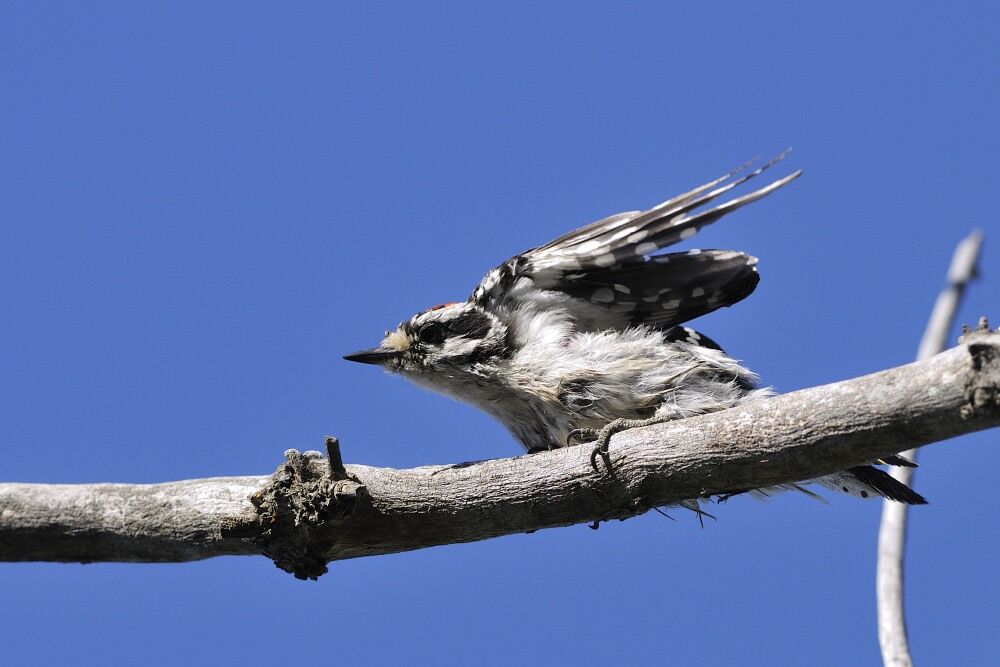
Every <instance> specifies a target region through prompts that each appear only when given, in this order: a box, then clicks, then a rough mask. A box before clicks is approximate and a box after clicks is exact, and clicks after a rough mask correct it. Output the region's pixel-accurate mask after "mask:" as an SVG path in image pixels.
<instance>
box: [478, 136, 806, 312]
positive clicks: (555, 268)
mask: <svg viewBox="0 0 1000 667" xmlns="http://www.w3.org/2000/svg"><path fill="white" fill-rule="evenodd" d="M784 156H785V153H782V154H781V155H779V156H777V157H776V158H774V159H773V160H771V161H769V162H767V163H765V164H763V165H761V166H760V167H757V168H756V169H753V170H752V171H749V172H746V173H743V172H744V171H745V170H746V168H747V167H748V166H749V164H747V165H743V166H742V167H740V168H738V169H735V170H733V171H731V172H729V173H728V174H726V175H724V176H722V177H720V178H717V179H715V180H714V181H711V182H709V183H706V184H704V185H702V186H700V187H697V188H695V189H693V190H690V191H688V192H685V193H683V194H681V195H678V196H676V197H673V198H672V199H669V200H667V201H665V202H663V203H662V204H659V205H657V206H654V207H653V208H651V209H649V210H647V211H630V212H626V213H618V214H617V215H612V216H610V217H608V218H604V219H603V220H598V221H597V222H594V223H591V224H589V225H587V226H585V227H581V228H579V229H576V230H574V231H572V232H569V233H568V234H564V235H563V236H560V237H559V238H557V239H555V240H554V241H551V242H549V243H546V244H545V245H543V246H539V247H537V248H533V249H531V250H529V251H527V252H525V253H522V254H520V255H516V256H514V257H512V258H510V259H509V260H507V261H506V262H504V263H503V264H501V265H500V266H498V267H496V268H495V269H493V270H491V271H490V272H489V273H488V274H486V276H485V277H484V278H483V280H482V281H481V282H480V283H479V285H478V286H477V287H476V289H475V291H474V292H473V294H472V297H471V299H472V300H473V301H476V302H478V303H480V304H481V305H483V306H484V307H486V308H493V309H498V310H499V309H511V308H518V307H528V306H531V305H537V306H538V307H543V308H561V309H563V310H565V311H566V312H567V314H568V315H569V317H571V318H572V319H574V321H575V323H576V325H577V326H578V328H580V329H598V330H599V329H608V328H623V327H627V326H634V325H638V324H645V325H647V326H652V327H655V328H658V329H668V328H670V327H672V326H674V325H677V324H680V323H682V322H686V321H688V320H691V319H693V318H695V317H698V316H699V315H704V314H705V313H709V312H711V311H713V310H715V309H717V308H721V307H723V306H729V305H732V304H734V303H736V302H737V301H740V300H741V299H743V298H745V297H746V296H748V295H749V294H750V293H751V292H752V291H753V290H754V288H755V287H756V286H757V281H758V279H759V278H758V276H757V270H756V263H757V260H756V258H754V257H751V256H749V255H745V254H743V253H740V252H734V251H726V250H691V251H688V252H683V253H671V254H665V255H657V256H651V255H652V254H653V253H655V252H657V251H659V250H660V249H662V248H665V247H667V246H669V245H673V244H675V243H677V242H679V241H682V240H684V239H686V238H688V237H690V236H692V235H694V234H695V233H696V232H697V231H698V230H699V229H701V228H702V227H704V226H705V225H708V224H711V223H713V222H715V221H716V220H718V219H719V218H721V217H722V216H724V215H726V214H727V213H730V212H732V211H735V210H736V209H738V208H740V207H741V206H745V205H746V204H749V203H751V202H754V201H757V200H758V199H760V198H762V197H764V196H766V195H768V194H770V193H771V192H774V191H775V190H777V189H778V188H780V187H782V186H783V185H785V184H787V183H789V182H791V181H792V180H794V179H795V178H797V177H798V176H799V175H800V174H801V173H802V172H801V171H796V172H794V173H792V174H789V175H788V176H785V177H784V178H781V179H779V180H776V181H774V182H772V183H770V184H768V185H767V186H765V187H763V188H760V189H758V190H755V191H753V192H750V193H748V194H745V195H742V196H739V197H736V198H733V199H730V200H727V201H724V202H723V203H721V204H717V205H715V206H712V207H710V208H703V207H704V206H705V205H707V204H709V203H710V202H712V201H713V200H715V199H717V198H718V197H720V196H722V195H723V194H725V193H727V192H729V191H730V190H732V189H733V188H735V187H736V186H738V185H740V184H742V183H745V182H746V181H748V180H750V179H751V178H754V177H755V176H758V175H760V174H761V173H763V172H764V171H765V170H766V169H768V168H769V167H771V166H772V165H773V164H775V163H776V162H778V161H779V160H781V159H782V158H783V157H784Z"/></svg>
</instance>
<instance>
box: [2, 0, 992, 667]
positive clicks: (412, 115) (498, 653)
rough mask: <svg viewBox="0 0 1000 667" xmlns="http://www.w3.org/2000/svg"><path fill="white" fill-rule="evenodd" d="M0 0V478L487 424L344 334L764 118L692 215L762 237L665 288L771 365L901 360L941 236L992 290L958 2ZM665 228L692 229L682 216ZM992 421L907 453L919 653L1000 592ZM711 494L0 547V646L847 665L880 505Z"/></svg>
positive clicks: (135, 654)
mask: <svg viewBox="0 0 1000 667" xmlns="http://www.w3.org/2000/svg"><path fill="white" fill-rule="evenodd" d="M663 4H665V3H631V4H628V5H626V6H619V7H616V8H610V7H599V6H596V5H588V4H586V3H531V4H527V3H526V4H524V5H521V6H516V7H507V8H503V9H501V8H500V7H499V6H497V5H496V4H489V3H476V4H474V3H429V4H424V3H422V4H421V5H419V6H418V4H417V3H406V4H404V3H398V4H395V5H388V4H377V3H352V4H350V5H348V4H346V3H344V4H325V3H323V4H319V3H293V4H285V5H281V6H280V7H279V6H277V5H271V6H270V7H268V6H263V5H258V4H254V3H244V2H239V3H235V2H233V3H223V2H214V3H209V4H206V3H162V4H158V5H157V6H155V7H154V6H150V3H96V4H95V3H85V4H70V3H61V4H60V3H34V2H22V3H5V4H4V6H3V8H2V9H0V77H2V89H3V91H4V95H3V97H4V102H3V103H2V105H0V128H2V130H0V156H2V158H0V174H2V191H0V220H2V223H0V225H2V226H0V280H2V289H0V312H2V314H3V325H2V328H0V342H2V344H0V406H2V407H0V414H2V418H0V446H2V447H3V463H2V465H0V478H2V479H4V480H10V481H35V482H97V481H121V482H156V481H163V480H173V479H183V478H192V477H205V476H216V475H220V476H224V475H244V474H264V473H268V472H270V471H271V470H273V468H274V467H275V466H276V465H277V464H278V463H279V461H280V459H281V452H282V451H283V450H284V449H286V448H288V447H297V448H299V449H310V448H318V447H320V446H321V444H322V436H323V435H324V434H326V433H333V434H336V435H338V436H340V437H341V439H342V441H343V447H344V454H345V458H346V460H347V461H348V462H359V463H366V464H371V465H384V466H395V467H409V466H415V465H419V464H430V463H447V462H456V461H463V460H469V459H477V458H488V457H503V456H508V455H513V454H516V453H518V452H519V451H520V450H519V447H518V445H517V444H516V443H515V442H514V441H513V440H512V439H511V438H510V437H509V436H508V435H507V434H506V432H504V431H503V430H502V429H501V428H500V427H499V426H498V425H496V424H494V423H493V422H491V421H490V420H489V419H488V418H487V417H485V416H484V415H481V414H478V413H477V412H475V411H474V410H473V409H471V408H468V407H465V406H462V405H459V404H456V403H451V402H449V401H448V400H447V399H444V398H442V397H439V396H436V395H432V394H428V393H423V392H422V391H421V390H419V389H417V388H415V387H412V386H410V385H408V384H406V383H405V382H404V381H402V380H400V379H398V378H393V377H388V376H386V375H384V374H382V373H379V372H377V371H376V370H374V369H372V368H370V367H364V366H360V365H353V364H349V363H347V362H344V361H342V360H341V358H340V357H341V355H342V354H344V353H346V352H350V351H353V350H355V349H357V348H359V347H363V346H366V345H369V344H371V343H373V342H375V341H376V340H377V338H378V337H379V335H380V334H381V332H382V331H383V329H385V328H386V327H387V326H389V325H393V324H395V323H396V322H398V321H399V320H400V319H403V318H405V317H408V316H409V315H411V314H412V313H413V312H415V311H417V310H421V309H423V308H425V307H427V306H430V305H432V304H435V303H439V302H442V301H449V300H454V299H459V298H464V297H465V296H466V295H467V294H468V293H469V291H470V290H471V288H472V286H473V285H474V284H475V282H476V281H477V280H478V279H479V277H480V276H481V275H482V273H483V272H484V271H485V270H486V269H487V268H489V267H491V266H493V265H494V264H496V263H498V262H499V261H501V260H503V259H505V258H506V257H508V256H509V255H511V254H513V253H515V252H517V251H520V250H523V249H525V248H528V247H530V246H532V245H535V244H538V243H540V242H544V241H547V240H549V239H550V238H552V237H554V236H556V235H557V234H560V233H562V232H563V231H565V230H567V229H569V228H572V227H575V226H578V225H580V224H583V223H586V222H589V221H591V220H593V219H596V218H598V217H603V216H605V215H607V214H610V213H613V212H616V211H619V210H625V209H632V208H640V207H645V206H648V205H651V204H654V203H656V202H658V201H660V200H662V199H664V198H666V197H667V196H670V195H672V194H675V193H676V192H679V191H680V190H682V189H686V188H688V187H690V186H693V185H695V184H698V183H701V182H703V181H705V180H707V179H709V178H711V177H714V176H716V175H718V174H719V173H721V172H722V171H723V170H725V169H727V168H729V167H731V166H733V165H735V164H737V163H739V162H741V161H743V160H745V159H747V158H749V157H752V156H754V155H759V154H764V155H769V154H772V153H774V152H776V151H778V150H780V149H782V148H784V147H785V146H788V145H792V146H794V147H795V152H794V154H793V157H792V158H791V160H790V162H791V164H790V165H789V167H788V168H789V169H790V168H792V167H801V168H803V169H804V170H805V176H804V177H803V178H802V179H800V180H799V181H797V182H796V183H795V184H793V185H792V186H790V187H788V188H786V189H785V190H784V191H782V192H781V193H779V194H777V195H775V196H772V197H770V198H768V199H767V200H766V201H764V202H761V203H759V204H755V205H754V206H752V207H750V208H749V209H745V210H744V211H742V212H740V213H739V214H738V215H737V216H735V217H733V218H729V219H727V220H726V221H725V222H724V223H723V224H719V225H717V226H715V227H713V228H711V229H709V230H706V231H705V232H704V233H703V234H701V235H699V236H698V237H697V238H696V239H695V241H697V244H698V245H700V246H701V247H721V248H735V249H741V250H745V251H748V252H751V253H753V254H755V255H757V256H758V257H760V259H761V265H760V268H761V274H762V277H763V280H762V282H761V284H760V287H759V288H758V290H757V292H756V293H755V294H754V295H753V296H752V297H751V298H750V299H748V300H747V301H745V302H743V303H741V304H740V305H739V306H738V307H736V308H733V309H728V310H725V311H723V312H718V313H715V314H713V315H711V316H709V317H706V318H704V319H703V320H700V321H698V324H697V326H698V327H699V328H700V329H702V330H703V331H705V332H706V333H708V334H710V335H711V336H712V337H714V338H716V339H717V340H719V341H720V342H722V343H723V344H724V345H725V346H726V347H727V349H728V350H729V351H730V352H731V353H732V354H734V355H735V356H738V357H740V358H742V359H744V360H745V361H746V363H747V364H748V365H749V366H750V367H752V368H753V369H755V370H756V371H757V372H759V373H760V374H761V376H762V377H763V378H764V380H765V382H767V383H769V384H772V385H774V386H775V387H776V388H777V389H779V390H780V391H789V390H793V389H796V388H800V387H805V386H810V385H815V384H821V383H825V382H830V381H833V380H838V379H843V378H847V377H852V376H856V375H859V374H863V373H866V372H871V371H875V370H879V369H882V368H886V367H889V366H893V365H897V364H901V363H904V362H906V361H909V360H910V359H911V358H912V357H913V355H914V353H915V350H916V346H917V341H918V339H919V337H920V333H921V331H922V329H923V325H924V323H925V320H926V317H927V315H928V313H929V310H930V307H931V304H932V302H933V299H934V297H935V295H936V293H937V290H938V288H939V287H940V285H941V284H942V282H943V276H944V273H945V269H946V267H947V264H948V261H949V258H950V256H951V252H952V248H953V247H954V244H955V242H956V241H957V240H958V239H959V238H961V237H962V236H963V235H965V234H966V233H967V232H968V231H969V230H970V229H971V228H972V227H973V226H977V225H978V226H981V227H983V228H984V230H985V232H986V235H987V245H986V249H985V253H986V254H985V258H984V260H983V279H982V281H981V282H980V283H979V284H977V285H976V286H975V288H974V290H973V291H972V293H971V294H970V297H969V299H968V301H967V302H966V305H965V307H964V308H963V310H962V314H961V319H962V320H963V321H966V322H972V321H974V320H975V319H976V318H977V317H978V316H979V315H980V314H984V313H987V314H992V315H993V316H994V317H995V318H997V319H998V320H1000V306H998V302H997V300H996V298H995V295H996V294H997V293H998V288H1000V261H998V259H997V257H998V254H997V253H998V252H1000V250H998V248H1000V224H998V222H997V213H996V203H995V202H996V190H997V186H996V178H997V176H996V175H997V173H998V171H1000V169H998V167H1000V165H998V160H1000V157H998V156H1000V145H998V137H1000V128H998V120H997V119H998V118H1000V114H998V110H997V100H998V97H997V93H996V77H997V72H998V71H1000V70H998V65H1000V62H998V60H1000V58H998V56H1000V41H998V40H997V39H996V30H995V27H996V26H997V25H998V21H1000V15H998V14H1000V12H998V10H997V7H996V5H995V4H992V3H981V4H972V3H961V4H960V5H956V6H955V7H954V8H949V9H940V10H936V11H935V10H930V9H927V8H924V7H920V6H917V5H915V4H913V3H902V2H900V3H856V4H854V5H853V6H848V5H844V4H841V3H836V4H833V5H829V6H823V7H818V6H815V5H814V3H808V6H806V4H805V3H781V4H772V5H768V6H767V7H766V8H758V7H756V6H755V4H756V3H750V4H748V3H714V4H711V5H697V4H692V5H691V6H690V7H688V8H670V9H668V8H665V7H664V6H662V5H663ZM688 247H691V243H690V242H689V244H688ZM997 438H998V435H997V433H987V434H981V435H979V436H973V437H966V438H963V439H961V440H960V441H957V442H953V443H948V444H945V445H936V446H933V447H931V448H929V449H928V450H926V451H925V452H924V453H923V457H922V461H921V462H922V464H923V465H922V467H921V469H920V470H919V472H918V487H919V490H920V492H921V493H923V494H925V495H926V496H927V497H928V498H930V500H931V504H930V505H929V506H927V507H922V508H918V509H916V510H915V512H914V513H913V525H912V533H911V540H910V555H909V560H908V573H909V595H910V605H909V617H910V630H911V634H912V638H913V647H914V652H915V654H916V656H917V658H918V659H920V661H921V663H922V664H961V665H984V664H987V663H988V662H991V661H992V660H995V659H996V633H997V631H998V630H1000V614H998V600H1000V580H998V577H997V570H996V567H995V564H996V559H997V556H998V549H1000V540H998V537H997V530H996V509H997V500H996V492H995V490H994V489H993V479H992V475H993V474H994V473H995V471H996V469H997V468H998V467H1000V449H998V447H997V445H996V440H997ZM829 500H830V503H829V505H822V504H820V503H816V502H814V501H810V500H809V499H808V498H805V497H803V496H785V497H779V498H775V499H773V500H772V501H770V502H768V503H766V504H761V503H757V502H755V501H753V500H751V499H748V498H736V499H733V500H732V501H730V502H729V503H728V504H727V505H724V506H720V507H717V508H715V509H716V513H717V515H718V517H719V520H718V521H717V522H709V523H708V524H707V525H706V526H705V528H704V529H701V528H700V527H699V526H698V522H697V520H696V519H695V518H694V517H693V516H691V515H685V514H684V513H678V519H679V520H678V521H677V522H676V523H671V522H670V521H667V520H665V519H663V518H662V517H660V516H658V515H655V514H653V515H652V516H646V517H642V518H639V519H636V520H631V521H628V522H624V523H613V524H608V525H606V526H604V527H602V528H601V530H599V531H597V532H594V531H590V530H588V529H587V528H586V527H584V526H578V527H572V528H564V529H559V530H550V531H542V532H539V533H535V534H532V535H518V536H512V537H507V538H502V539H496V540H491V541H488V542H480V543H476V544H466V545H459V546H451V547H444V548H436V549H429V550H424V551H420V552H415V553H408V554H400V555H394V556H386V557H379V558H367V559H361V560H357V561H350V562H341V563H335V564H333V565H332V567H331V571H330V573H329V574H328V575H327V576H325V577H323V578H322V579H321V580H320V581H319V582H316V583H311V582H309V583H304V582H300V581H296V580H294V579H293V578H292V577H290V576H288V575H285V574H284V573H282V572H279V571H278V570H276V569H275V568H274V567H273V565H272V564H271V563H270V562H268V561H266V560H264V559H262V558H224V559H216V560H212V561H206V562H201V563H193V564H180V565H117V564H99V565H88V566H82V565H58V564H3V565H0V591H2V597H3V600H4V603H3V605H0V627H2V628H3V630H2V633H0V635H2V637H3V639H2V641H0V663H3V664H11V665H13V664H26V663H28V662H32V663H35V664H59V663H65V662H67V661H73V662H74V663H77V664H108V663H112V664H114V663H117V664H129V663H133V664H134V663H137V662H139V663H142V664H164V665H166V664H198V665H200V664H209V665H217V664H226V663H240V664H248V665H250V664H273V663H274V662H276V661H277V662H280V663H287V662H289V661H302V662H304V661H306V660H314V659H318V660H324V661H327V662H331V661H338V660H343V659H344V657H343V656H344V655H345V654H346V655H348V656H349V657H350V659H352V660H361V661H362V662H363V663H365V664H394V663H395V664H400V663H404V662H405V663H415V664H421V663H424V664H428V663H439V664H442V663H443V664H462V663H466V664H467V663H469V662H473V661H474V662H476V663H479V664H487V665H492V664H505V663H506V664H509V663H512V662H515V661H518V660H525V661H528V660H530V661H532V662H537V663H542V664H544V663H556V662H565V663H575V664H610V663H615V664H617V663H623V662H626V663H627V662H653V661H656V662H657V663H660V664H663V663H666V664H681V665H683V664H751V665H775V664H792V663H798V664H816V665H847V664H874V663H875V662H876V661H877V655H878V649H877V642H876V638H875V623H874V603H873V592H872V590H873V576H874V575H873V569H874V541H875V534H876V526H877V522H878V516H879V511H880V506H879V504H878V503H877V502H867V503H866V502H863V501H859V500H854V499H851V498H848V497H830V498H829Z"/></svg>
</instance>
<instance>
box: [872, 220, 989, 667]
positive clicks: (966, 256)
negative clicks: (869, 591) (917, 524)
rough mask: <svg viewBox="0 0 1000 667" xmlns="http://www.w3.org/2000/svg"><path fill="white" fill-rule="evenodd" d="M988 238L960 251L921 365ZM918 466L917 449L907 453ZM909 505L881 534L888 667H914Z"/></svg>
mask: <svg viewBox="0 0 1000 667" xmlns="http://www.w3.org/2000/svg"><path fill="white" fill-rule="evenodd" d="M982 245H983V233H982V232H981V231H979V230H978V229H974V230H973V231H972V233H971V234H969V235H968V236H967V237H965V238H964V239H962V240H961V241H960V242H959V244H958V246H957V247H956V248H955V253H954V255H952V258H951V266H950V267H949V268H948V280H947V285H946V286H945V288H944V289H943V290H941V293H940V294H939V295H938V298H937V300H936V301H935V302H934V310H932V311H931V317H930V320H929V321H928V322H927V328H926V329H925V330H924V335H923V337H922V338H921V339H920V347H919V348H918V349H917V361H920V360H923V359H929V358H930V357H932V356H934V355H935V354H938V353H939V352H941V350H943V349H944V348H945V347H946V346H947V344H948V333H949V332H950V331H951V330H952V327H953V326H954V325H955V315H956V313H957V312H958V304H959V303H960V302H961V301H962V296H963V295H964V294H965V288H966V286H967V285H968V284H969V282H971V281H972V279H973V278H975V277H976V274H977V267H978V265H979V251H980V249H981V248H982ZM903 456H905V457H906V458H908V459H910V460H911V461H913V462H916V460H917V450H916V449H915V448H914V449H911V450H909V451H906V452H903ZM913 471H914V469H913V468H895V469H894V470H892V476H893V477H895V478H896V479H898V480H899V481H900V482H902V483H903V484H906V485H907V486H910V485H911V484H912V483H913ZM908 515H909V508H908V506H907V505H903V504H900V503H893V502H890V501H888V500H887V501H885V502H884V503H883V505H882V520H881V522H880V524H879V531H878V551H877V564H876V571H875V600H876V607H877V611H878V641H879V647H880V648H881V650H882V663H883V664H884V665H886V666H887V667H911V666H912V665H913V660H912V658H911V657H910V646H909V640H908V639H907V636H906V613H905V609H904V605H903V560H904V556H905V553H906V523H907V517H908Z"/></svg>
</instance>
